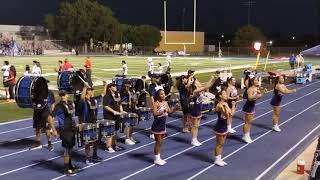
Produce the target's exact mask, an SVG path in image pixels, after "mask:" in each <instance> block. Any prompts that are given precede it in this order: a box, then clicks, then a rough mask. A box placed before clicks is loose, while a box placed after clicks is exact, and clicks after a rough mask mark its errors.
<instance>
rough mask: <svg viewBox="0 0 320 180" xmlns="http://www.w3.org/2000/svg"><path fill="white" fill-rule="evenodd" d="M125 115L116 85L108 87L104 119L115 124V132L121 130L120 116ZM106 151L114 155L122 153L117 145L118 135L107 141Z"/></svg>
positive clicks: (104, 105)
mask: <svg viewBox="0 0 320 180" xmlns="http://www.w3.org/2000/svg"><path fill="white" fill-rule="evenodd" d="M122 113H125V112H124V111H123V109H122V105H121V99H120V95H119V93H118V92H117V87H116V85H115V84H114V83H110V84H108V86H107V92H106V95H105V96H104V97H103V116H104V119H108V120H112V121H114V122H115V130H116V131H118V130H119V129H120V115H121V114H122ZM105 143H106V151H107V152H109V153H114V152H115V151H121V150H122V148H121V147H119V146H118V145H117V135H115V136H113V137H112V138H107V139H106V142H105Z"/></svg>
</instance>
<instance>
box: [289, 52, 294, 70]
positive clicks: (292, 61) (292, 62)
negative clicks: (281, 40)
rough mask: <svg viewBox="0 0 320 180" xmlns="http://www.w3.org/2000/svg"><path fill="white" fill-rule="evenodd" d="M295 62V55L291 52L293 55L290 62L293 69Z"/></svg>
mask: <svg viewBox="0 0 320 180" xmlns="http://www.w3.org/2000/svg"><path fill="white" fill-rule="evenodd" d="M294 62H295V56H294V54H291V56H290V57H289V64H290V67H291V69H294Z"/></svg>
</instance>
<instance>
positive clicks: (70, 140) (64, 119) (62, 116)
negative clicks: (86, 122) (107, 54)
mask: <svg viewBox="0 0 320 180" xmlns="http://www.w3.org/2000/svg"><path fill="white" fill-rule="evenodd" d="M59 96H60V98H61V99H60V102H59V103H58V104H56V105H55V108H54V110H53V112H52V115H53V117H55V119H56V120H57V121H58V123H59V134H60V139H61V141H62V143H61V144H62V147H64V149H65V150H64V156H63V160H64V173H65V175H67V176H72V175H74V174H75V173H76V170H77V168H76V167H74V166H73V165H72V163H71V159H72V158H71V154H72V149H73V147H74V145H75V123H74V122H73V121H72V114H73V110H74V107H73V104H72V103H71V101H68V94H67V93H66V92H65V91H60V92H59Z"/></svg>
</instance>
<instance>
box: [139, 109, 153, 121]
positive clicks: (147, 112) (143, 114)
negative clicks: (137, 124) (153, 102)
mask: <svg viewBox="0 0 320 180" xmlns="http://www.w3.org/2000/svg"><path fill="white" fill-rule="evenodd" d="M138 116H139V121H150V120H151V108H148V107H140V108H138Z"/></svg>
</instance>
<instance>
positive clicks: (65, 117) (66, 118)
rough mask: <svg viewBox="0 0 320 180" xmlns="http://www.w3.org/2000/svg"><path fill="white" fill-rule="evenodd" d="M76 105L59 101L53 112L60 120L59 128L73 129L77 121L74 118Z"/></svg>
mask: <svg viewBox="0 0 320 180" xmlns="http://www.w3.org/2000/svg"><path fill="white" fill-rule="evenodd" d="M73 111H74V107H73V104H72V103H71V102H68V103H65V102H59V103H58V104H57V105H56V106H55V107H54V110H53V112H52V114H53V117H55V118H56V119H57V120H58V124H59V128H60V129H62V130H70V131H71V130H73V129H74V127H75V123H74V122H73V120H72V115H73Z"/></svg>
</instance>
